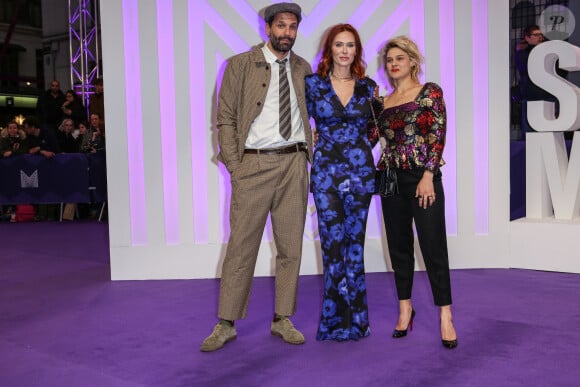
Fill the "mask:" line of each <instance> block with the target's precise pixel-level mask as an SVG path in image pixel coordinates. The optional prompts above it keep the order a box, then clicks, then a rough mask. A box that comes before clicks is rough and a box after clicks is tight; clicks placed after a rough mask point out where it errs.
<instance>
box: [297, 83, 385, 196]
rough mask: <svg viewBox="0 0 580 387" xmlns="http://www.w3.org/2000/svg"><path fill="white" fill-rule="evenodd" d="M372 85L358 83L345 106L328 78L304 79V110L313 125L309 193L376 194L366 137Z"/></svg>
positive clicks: (369, 142)
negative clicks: (312, 155)
mask: <svg viewBox="0 0 580 387" xmlns="http://www.w3.org/2000/svg"><path fill="white" fill-rule="evenodd" d="M375 85H376V83H375V81H373V80H372V79H370V78H363V79H357V80H356V84H355V88H354V93H353V95H352V97H351V99H350V100H349V101H348V103H347V104H346V106H343V105H342V103H341V102H340V99H339V98H338V96H337V95H336V93H335V92H334V89H333V88H332V84H331V82H330V79H329V77H325V78H322V77H321V76H320V75H318V74H312V75H308V76H307V77H306V106H307V107H308V114H309V115H310V116H311V117H312V118H314V121H315V122H316V131H317V133H318V141H317V143H316V148H315V150H314V159H313V162H312V171H311V175H310V191H311V192H315V191H321V192H326V191H341V192H356V193H372V192H374V190H375V180H374V176H375V167H374V159H373V154H372V148H373V146H374V143H371V140H370V139H369V138H368V136H367V125H368V122H369V118H370V117H371V112H370V109H371V105H370V103H369V101H372V96H373V92H374V89H375Z"/></svg>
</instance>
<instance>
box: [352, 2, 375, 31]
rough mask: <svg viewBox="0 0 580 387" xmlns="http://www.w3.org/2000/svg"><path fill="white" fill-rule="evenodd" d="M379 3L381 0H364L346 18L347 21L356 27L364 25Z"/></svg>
mask: <svg viewBox="0 0 580 387" xmlns="http://www.w3.org/2000/svg"><path fill="white" fill-rule="evenodd" d="M381 3H382V1H381V0H364V1H363V2H362V4H360V5H359V6H358V8H357V9H356V11H354V12H353V14H352V15H351V16H350V17H349V18H348V21H347V23H348V24H352V25H353V26H356V27H357V28H358V27H360V26H362V25H364V24H365V23H366V22H367V21H368V19H369V18H370V17H371V15H372V14H373V13H374V12H375V11H376V10H377V8H378V7H379V6H380V5H381Z"/></svg>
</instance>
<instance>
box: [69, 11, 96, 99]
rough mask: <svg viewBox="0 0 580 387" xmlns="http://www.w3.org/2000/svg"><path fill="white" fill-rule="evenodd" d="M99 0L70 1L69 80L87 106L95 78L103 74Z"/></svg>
mask: <svg viewBox="0 0 580 387" xmlns="http://www.w3.org/2000/svg"><path fill="white" fill-rule="evenodd" d="M98 10H99V7H98V0H69V1H68V15H69V50H70V80H71V85H73V89H74V90H75V91H76V92H77V93H79V94H80V96H81V97H82V99H83V102H84V104H85V106H87V107H88V100H89V95H90V94H91V93H92V92H93V81H94V80H95V79H96V78H99V77H100V76H101V71H100V68H99V66H100V64H99V63H100V58H99V18H98Z"/></svg>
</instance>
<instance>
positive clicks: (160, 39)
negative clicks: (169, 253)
mask: <svg viewBox="0 0 580 387" xmlns="http://www.w3.org/2000/svg"><path fill="white" fill-rule="evenodd" d="M157 52H158V65H159V107H160V112H159V113H160V121H161V122H160V129H161V159H162V164H163V165H162V167H163V207H164V210H165V214H164V215H165V219H164V220H165V242H166V243H167V244H168V245H175V244H178V243H179V195H178V187H177V186H178V176H177V170H178V168H177V146H176V128H175V64H174V61H175V59H174V58H175V52H174V44H173V4H172V3H171V2H168V1H164V0H157Z"/></svg>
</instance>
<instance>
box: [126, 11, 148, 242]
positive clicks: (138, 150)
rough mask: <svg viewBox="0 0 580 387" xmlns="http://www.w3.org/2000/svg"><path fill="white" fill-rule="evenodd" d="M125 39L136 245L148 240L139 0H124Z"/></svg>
mask: <svg viewBox="0 0 580 387" xmlns="http://www.w3.org/2000/svg"><path fill="white" fill-rule="evenodd" d="M123 43H124V54H125V101H126V107H125V109H126V112H127V158H128V166H129V207H130V217H131V242H132V244H133V245H134V246H136V245H146V244H147V217H146V213H147V211H146V198H145V173H144V170H143V133H142V131H141V128H142V127H143V122H142V111H141V109H142V102H141V67H140V63H139V59H140V53H139V3H138V0H124V1H123Z"/></svg>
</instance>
